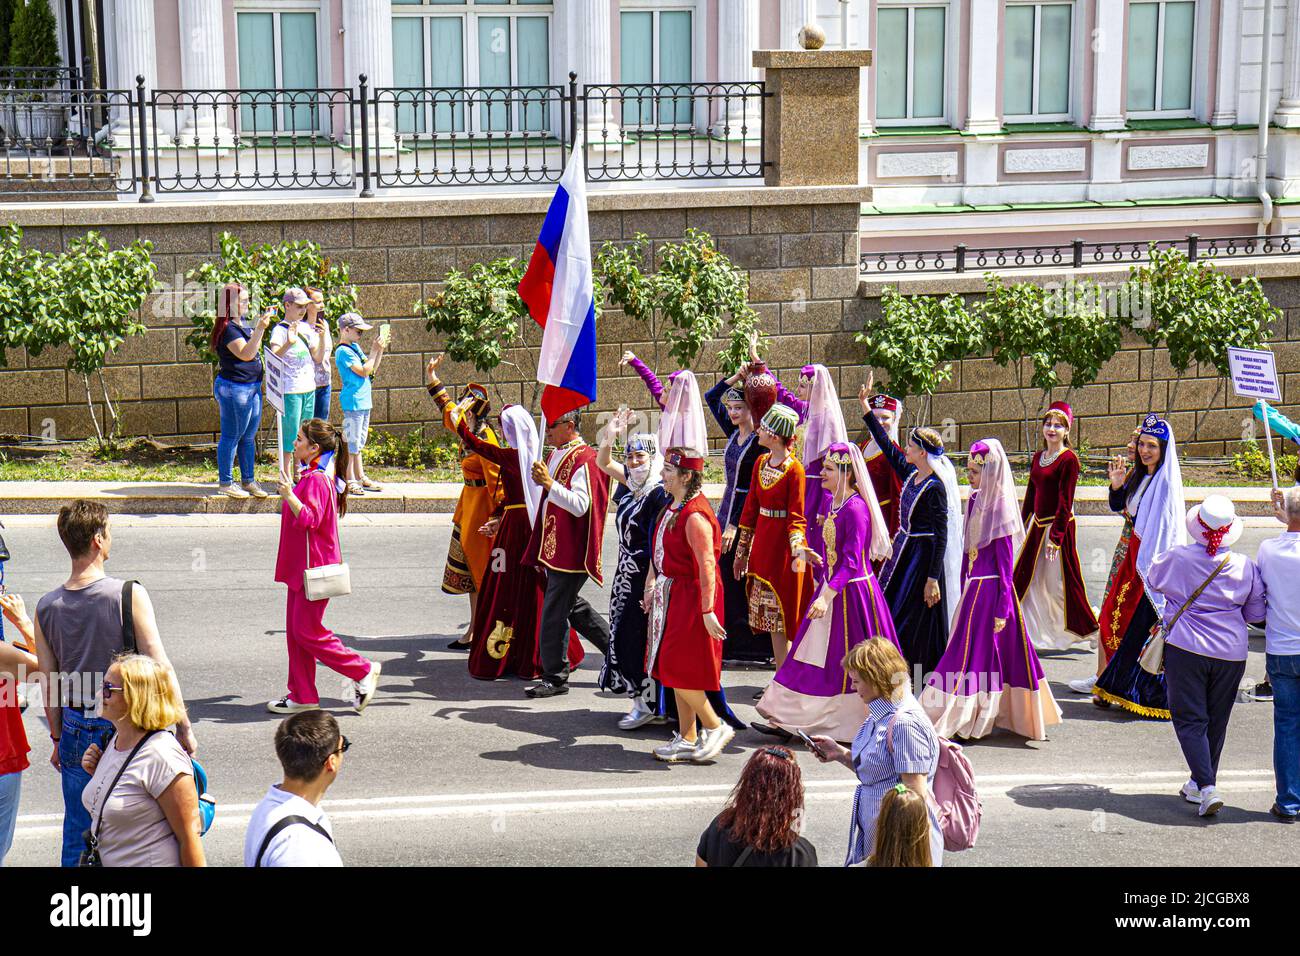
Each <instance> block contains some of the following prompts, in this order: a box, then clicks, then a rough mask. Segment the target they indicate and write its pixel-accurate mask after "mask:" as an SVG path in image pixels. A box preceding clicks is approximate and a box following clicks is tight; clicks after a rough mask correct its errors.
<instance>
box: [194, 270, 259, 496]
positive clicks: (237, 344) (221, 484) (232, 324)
mask: <svg viewBox="0 0 1300 956" xmlns="http://www.w3.org/2000/svg"><path fill="white" fill-rule="evenodd" d="M248 303H249V295H248V290H247V289H246V288H244V286H242V285H241V284H240V283H238V282H228V283H226V286H225V287H224V288H223V289H222V290H221V295H220V298H219V299H218V300H217V318H216V321H215V322H214V323H213V324H212V338H211V342H210V344H211V346H212V351H213V352H215V353H216V354H217V366H218V367H217V374H216V377H215V378H214V379H213V380H212V397H213V398H214V399H216V402H217V410H218V412H219V413H220V415H221V437H220V439H218V441H217V482H218V487H217V491H218V492H220V493H221V494H223V495H228V496H230V497H231V498H247V497H249V496H250V495H251V496H253V497H254V498H266V497H268V494H267V492H266V491H265V490H264V489H263V488H262V486H261V485H259V484H258V483H257V475H256V470H255V467H256V464H257V429H258V426H260V425H261V423H262V356H261V348H262V336H263V335H265V334H266V330H267V329H268V328H270V326H271V323H272V322H273V321H274V320H275V312H274V311H273V310H271V309H267V310H266V311H265V312H263V313H262V315H261V317H260V318H259V319H258V320H257V322H256V323H255V324H254V325H252V326H251V327H250V326H249V324H248ZM236 455H238V457H239V479H240V484H239V485H236V484H235V475H234V466H235V457H236Z"/></svg>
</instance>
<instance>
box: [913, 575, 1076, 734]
mask: <svg viewBox="0 0 1300 956" xmlns="http://www.w3.org/2000/svg"><path fill="white" fill-rule="evenodd" d="M1000 589H1001V582H1000V581H999V579H997V578H993V577H976V578H969V579H967V581H966V585H965V587H964V589H963V590H962V596H961V604H960V606H959V607H958V609H957V618H956V620H955V621H954V622H953V638H952V641H951V642H950V643H949V644H948V650H947V651H945V652H944V655H943V658H942V659H941V660H940V661H939V666H938V668H937V670H936V671H935V673H934V674H933V675H931V677H930V679H929V681H928V682H927V684H926V687H925V690H924V691H923V692H922V693H921V698H920V699H921V706H922V707H924V708H925V712H926V713H927V714H929V715H930V719H931V720H932V721H934V729H935V731H936V732H937V733H938V734H939V736H941V737H964V738H967V739H975V738H978V737H983V736H985V735H986V734H988V733H989V732H990V731H992V730H993V728H994V727H1002V728H1005V729H1006V730H1009V731H1011V732H1012V733H1014V734H1019V735H1020V736H1022V737H1027V738H1029V739H1030V740H1046V739H1047V733H1046V731H1047V728H1048V727H1050V726H1052V725H1053V724H1059V723H1060V722H1061V708H1060V707H1058V706H1057V704H1056V700H1055V698H1053V697H1052V688H1051V686H1050V685H1049V684H1048V682H1047V679H1046V677H1044V676H1043V667H1042V665H1041V664H1040V663H1039V661H1038V654H1037V652H1035V650H1034V647H1033V645H1032V644H1031V643H1030V641H1029V637H1028V634H1027V633H1026V631H1025V623H1024V620H1023V618H1022V616H1021V613H1020V609H1019V607H1017V608H1016V609H1015V613H1014V615H1013V616H1012V617H1011V618H1010V619H1008V620H1007V622H1006V625H1005V626H1004V627H1003V628H1002V630H1001V631H996V632H995V631H994V629H993V628H994V619H995V615H996V614H997V612H998V610H999V609H998V597H999V591H1000Z"/></svg>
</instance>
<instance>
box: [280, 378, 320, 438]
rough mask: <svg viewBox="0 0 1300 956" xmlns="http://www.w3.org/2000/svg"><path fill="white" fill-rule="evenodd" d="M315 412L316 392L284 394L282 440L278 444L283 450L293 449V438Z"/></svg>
mask: <svg viewBox="0 0 1300 956" xmlns="http://www.w3.org/2000/svg"><path fill="white" fill-rule="evenodd" d="M315 414H316V393H315V392H303V393H302V394H299V395H295V394H289V395H286V396H284V440H283V441H282V442H281V444H280V450H281V451H283V452H291V451H293V442H294V439H296V438H297V437H298V430H299V429H301V428H302V426H303V423H304V422H308V421H311V419H312V417H313V416H314V415H315Z"/></svg>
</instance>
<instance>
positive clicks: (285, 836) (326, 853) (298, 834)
mask: <svg viewBox="0 0 1300 956" xmlns="http://www.w3.org/2000/svg"><path fill="white" fill-rule="evenodd" d="M289 816H298V817H305V818H306V819H308V820H310V821H311V822H312V823H315V824H317V825H319V826H321V827H324V828H325V830H326V832H328V833H329V834H330V836H333V835H334V828H333V827H331V826H330V819H329V817H328V816H327V815H326V813H325V811H324V810H322V809H321V808H320V807H318V806H316V805H315V804H312V803H309V802H308V801H306V800H304V799H303V798H302V797H299V796H297V795H296V794H292V793H290V792H289V791H287V790H281V789H280V788H279V787H278V786H272V787H271V789H269V790H267V791H266V796H265V797H263V798H262V802H261V803H259V804H258V805H257V807H256V808H255V809H254V810H253V816H252V817H251V818H250V819H249V821H248V833H247V834H246V835H245V836H244V866H248V867H251V866H254V865H255V864H256V863H257V851H258V850H260V849H261V848H262V841H263V840H265V839H266V834H267V832H268V831H269V830H270V829H271V827H272V826H274V825H275V824H276V822H277V821H279V820H281V819H283V818H284V817H289ZM342 865H343V859H342V858H341V857H340V856H339V851H338V850H337V849H336V848H335V846H334V844H333V843H331V842H330V841H329V840H327V839H325V837H323V836H321V835H320V834H319V833H317V832H316V831H315V830H313V829H312V828H311V827H309V826H305V825H304V824H301V823H295V824H291V825H290V826H287V827H285V828H284V829H283V830H281V831H280V832H279V833H277V834H276V835H275V839H273V840H272V841H271V844H270V846H268V847H267V848H266V852H265V853H263V854H262V866H264V867H267V866H342Z"/></svg>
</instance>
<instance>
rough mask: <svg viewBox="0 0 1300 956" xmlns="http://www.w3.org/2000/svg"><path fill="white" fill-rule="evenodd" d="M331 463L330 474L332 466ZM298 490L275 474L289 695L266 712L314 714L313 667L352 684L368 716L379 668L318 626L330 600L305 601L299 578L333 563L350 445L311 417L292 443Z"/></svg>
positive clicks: (277, 576) (278, 567) (345, 493)
mask: <svg viewBox="0 0 1300 956" xmlns="http://www.w3.org/2000/svg"><path fill="white" fill-rule="evenodd" d="M331 461H332V462H333V467H330V465H331ZM293 463H294V470H295V472H296V483H291V482H292V481H293V479H291V478H290V476H289V475H287V474H285V473H284V472H281V473H280V489H279V490H280V497H281V498H282V499H283V500H284V504H283V506H282V507H281V509H280V551H279V555H278V556H277V558H276V562H275V579H276V580H277V581H279V582H280V583H281V584H284V585H287V586H288V588H289V597H288V606H287V608H286V612H285V635H286V637H287V640H288V645H289V687H288V690H289V692H288V693H287V694H285V696H284V697H281V698H280V699H279V700H273V701H271V702H270V703H269V704H267V705H266V707H267V710H269V711H271V713H273V714H296V713H298V712H299V711H303V710H317V709H319V707H320V696H319V695H318V694H317V693H316V663H317V661H319V662H320V663H322V664H324V665H325V666H326V667H328V668H329V669H330V670H333V671H336V672H338V673H339V674H342V675H343V676H344V677H346V678H348V679H350V680H351V681H352V700H351V703H352V706H353V707H354V708H355V710H356V711H357V713H361V712H362V711H363V710H365V709H366V705H367V704H369V703H370V700H371V698H373V697H374V695H375V687H376V685H377V684H378V680H379V662H378V661H370V660H367V659H366V658H364V657H362V656H361V655H360V654H358V653H356V651H351V650H348V649H347V648H346V647H344V646H343V642H342V641H340V640H339V639H338V636H337V635H336V634H334V632H333V631H331V630H329V629H328V628H327V627H325V625H324V623H323V621H324V617H325V608H326V607H327V606H328V604H329V600H328V599H323V600H320V601H311V600H308V598H307V594H306V592H305V590H304V588H303V572H304V571H306V570H307V569H308V568H314V567H321V566H323V565H328V564H338V563H339V562H340V561H341V560H342V549H341V548H340V547H339V523H338V519H339V517H340V516H342V515H345V514H347V511H348V489H347V483H346V482H344V481H343V479H342V478H338V477H335V476H336V475H344V474H347V466H348V446H347V442H345V441H344V440H343V433H342V430H341V429H337V428H335V427H334V426H333V425H331V424H330V423H329V422H327V421H324V420H323V419H320V418H310V419H308V420H307V421H305V422H303V424H302V427H301V428H299V429H298V436H297V437H296V438H295V439H294V442H293Z"/></svg>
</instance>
